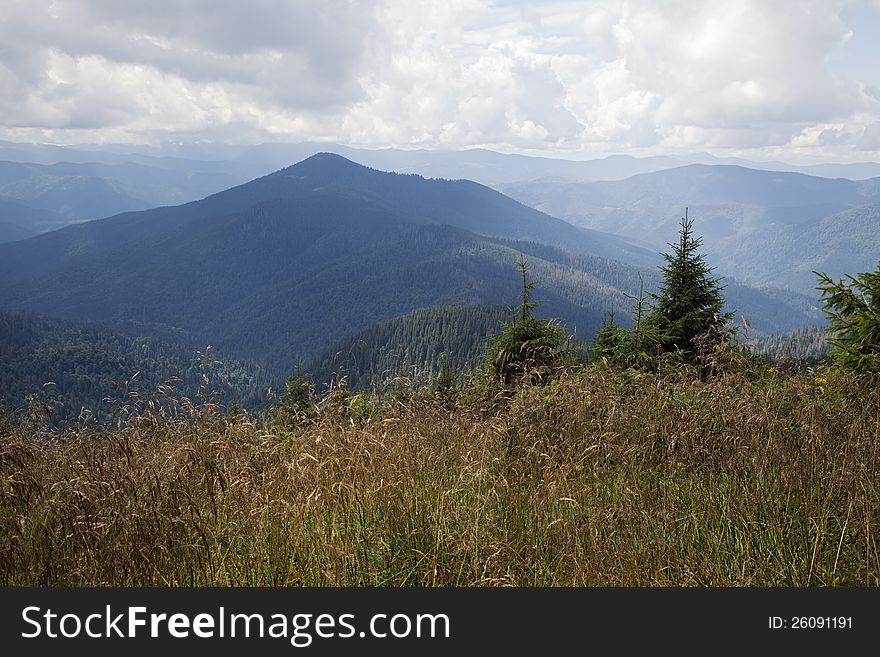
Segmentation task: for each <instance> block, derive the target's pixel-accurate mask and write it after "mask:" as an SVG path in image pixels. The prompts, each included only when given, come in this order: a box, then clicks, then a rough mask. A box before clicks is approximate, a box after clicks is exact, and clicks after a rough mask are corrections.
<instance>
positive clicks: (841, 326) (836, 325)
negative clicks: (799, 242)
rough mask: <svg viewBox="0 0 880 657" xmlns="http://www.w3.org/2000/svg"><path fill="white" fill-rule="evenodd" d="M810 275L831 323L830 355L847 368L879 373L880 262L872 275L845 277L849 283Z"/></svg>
mask: <svg viewBox="0 0 880 657" xmlns="http://www.w3.org/2000/svg"><path fill="white" fill-rule="evenodd" d="M813 273H814V274H816V275H817V276H818V277H819V286H818V288H817V289H818V290H820V291H821V292H822V297H823V301H824V303H825V308H824V310H825V314H826V315H828V317H829V318H830V320H831V325H830V327H829V331H830V332H831V333H832V334H833V335H834V337H833V338H831V339H829V340H828V342H829V343H830V344H832V345H833V346H834V349H833V350H832V351H831V355H832V356H833V357H834V359H835V360H836V361H837V362H838V363H840V364H841V365H843V366H844V367H847V368H849V369H853V370H856V371H858V372H873V373H880V263H878V265H877V271H875V272H863V273H861V274H858V275H857V276H849V275H848V276H847V278H848V279H849V283H844V281H843V280H838V281H837V282H835V281H833V280H831V278H829V277H828V276H827V275H826V274H820V273H818V272H813Z"/></svg>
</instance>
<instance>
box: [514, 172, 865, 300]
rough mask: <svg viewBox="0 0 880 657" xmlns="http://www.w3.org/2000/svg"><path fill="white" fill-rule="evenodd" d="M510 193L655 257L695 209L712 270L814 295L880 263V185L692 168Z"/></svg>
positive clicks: (524, 187) (531, 186)
mask: <svg viewBox="0 0 880 657" xmlns="http://www.w3.org/2000/svg"><path fill="white" fill-rule="evenodd" d="M504 191H505V192H506V193H508V194H510V195H511V196H513V197H514V198H517V199H519V200H520V201H522V202H524V203H527V204H529V205H532V206H533V207H536V208H539V209H542V210H544V211H545V212H549V213H551V214H554V215H555V216H560V217H563V218H565V219H567V220H569V221H571V222H572V223H575V224H577V225H581V226H586V227H590V228H595V229H598V230H607V231H610V232H615V233H617V234H619V235H621V236H624V237H629V238H631V239H640V240H642V243H643V244H645V245H646V246H651V247H653V248H662V245H664V244H665V243H667V242H669V241H671V240H672V239H674V237H675V234H676V231H677V226H678V221H679V218H680V217H681V216H682V214H683V212H684V208H685V207H689V209H690V213H691V216H692V217H693V218H694V219H695V220H696V225H695V228H696V230H697V232H698V233H699V234H700V235H702V236H703V238H704V244H705V250H706V252H707V254H708V256H709V261H710V263H711V264H713V265H715V266H717V267H718V268H719V271H720V272H721V273H724V274H726V275H733V276H735V277H736V278H738V279H740V280H743V281H745V282H748V283H752V284H759V285H772V286H777V287H790V288H792V289H795V290H798V291H800V292H803V293H807V294H810V293H812V292H813V291H814V288H815V276H813V274H812V271H813V270H814V269H818V270H823V271H825V270H827V271H828V273H830V274H831V275H833V276H840V275H843V274H844V273H847V272H849V273H851V272H854V271H863V270H864V269H865V268H873V267H874V265H876V263H877V261H878V260H880V223H878V221H877V205H878V204H880V178H872V179H870V180H864V181H852V180H846V179H837V180H832V179H827V178H817V177H813V176H807V175H804V174H798V173H781V172H768V171H758V170H754V169H746V168H743V167H737V166H707V165H690V166H687V167H681V168H678V169H670V170H666V171H659V172H655V173H649V174H643V175H640V176H634V177H632V178H629V179H627V180H623V181H617V182H601V183H565V182H535V183H521V184H516V185H509V186H505V187H504Z"/></svg>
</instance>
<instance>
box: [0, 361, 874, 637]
mask: <svg viewBox="0 0 880 657" xmlns="http://www.w3.org/2000/svg"><path fill="white" fill-rule="evenodd" d="M767 369H768V368H767V367H760V368H757V369H754V370H748V371H741V372H731V373H728V375H726V376H723V377H718V378H715V379H710V380H705V379H704V378H703V377H700V376H699V375H698V374H697V373H695V372H688V371H687V370H674V371H667V372H662V373H650V372H637V371H632V370H629V371H613V370H609V369H607V368H591V369H588V370H586V371H583V372H579V373H575V374H570V375H564V376H562V377H561V378H560V379H558V380H556V381H554V382H553V384H552V385H548V386H534V387H523V388H519V389H517V390H515V391H509V395H506V396H500V397H497V398H494V399H487V398H486V397H485V396H483V395H481V394H480V392H479V390H476V389H467V388H466V389H462V390H459V391H457V394H456V395H455V396H454V398H453V399H451V400H449V399H438V398H437V397H435V396H432V395H430V394H425V392H424V391H421V392H420V391H414V392H413V391H410V392H411V394H410V395H409V396H407V395H404V394H401V395H396V396H387V395H386V396H383V397H381V398H380V397H376V396H372V397H371V396H368V395H363V394H359V395H355V394H352V393H346V392H345V391H336V392H335V393H334V394H333V395H331V396H329V397H328V398H326V399H324V400H322V403H320V404H319V405H317V406H316V407H314V408H313V409H312V410H311V414H310V415H309V416H308V417H307V418H305V419H304V420H303V419H300V418H289V419H288V418H287V416H283V415H282V416H281V417H279V418H274V419H272V418H269V419H267V420H265V421H260V420H257V421H255V420H254V419H253V418H252V417H248V416H244V415H240V414H235V415H230V416H227V417H224V416H223V415H220V414H218V413H216V412H215V411H214V410H213V409H211V408H204V409H199V410H198V411H197V412H196V413H194V414H192V415H190V414H182V415H180V416H171V417H167V418H162V419H160V420H159V421H154V420H151V418H149V417H147V418H142V417H134V418H132V419H131V421H129V422H128V423H126V424H124V425H123V426H122V427H119V428H114V429H112V430H107V431H103V432H99V433H98V432H95V431H93V430H92V429H91V428H86V429H78V428H77V427H73V430H72V431H69V432H67V433H60V432H48V433H46V432H42V433H39V434H38V433H37V431H38V429H34V428H33V427H32V426H31V425H29V424H25V425H23V426H20V427H10V426H8V425H5V424H4V423H3V422H2V421H0V437H2V446H3V458H2V459H0V477H2V480H3V481H5V482H7V489H6V490H8V491H9V492H8V493H7V494H5V495H4V496H3V497H2V498H0V501H2V504H0V540H2V541H4V543H3V545H4V552H3V554H4V555H5V558H4V559H2V560H0V584H2V585H4V586H107V585H111V586H147V585H152V586H238V585H241V586H257V585H261V586H262V585H265V586H384V587H387V586H444V587H445V586H481V587H486V586H695V587H704V586H789V587H790V586H810V587H815V586H876V585H877V584H878V583H880V553H878V546H877V543H876V541H875V540H874V537H875V536H876V533H877V529H878V527H877V522H878V518H877V509H878V506H880V490H878V486H877V482H878V481H880V461H878V459H877V432H876V427H877V426H878V423H880V391H878V389H877V387H876V386H872V385H868V384H867V382H865V381H864V380H861V379H860V378H859V377H856V376H853V375H851V374H848V373H847V372H844V371H841V370H838V369H836V368H827V369H823V370H822V371H821V376H819V375H817V374H816V373H812V372H803V373H799V374H796V375H788V374H786V373H779V372H767ZM35 436H38V439H39V440H40V441H41V446H40V447H37V446H35V444H34V437H35ZM835 613H836V612H835ZM836 640H837V639H836V638H835V641H836Z"/></svg>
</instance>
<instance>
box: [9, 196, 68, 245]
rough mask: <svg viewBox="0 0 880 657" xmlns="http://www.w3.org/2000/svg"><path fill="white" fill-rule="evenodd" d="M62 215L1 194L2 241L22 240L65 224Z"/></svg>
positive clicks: (66, 222)
mask: <svg viewBox="0 0 880 657" xmlns="http://www.w3.org/2000/svg"><path fill="white" fill-rule="evenodd" d="M68 223H69V222H68V221H67V220H66V219H65V218H64V217H62V216H60V215H58V214H56V213H54V212H52V211H50V210H41V209H39V208H34V207H31V206H29V205H27V204H25V203H21V202H20V201H17V200H15V199H11V198H5V197H3V196H0V243H2V242H13V241H15V240H22V239H25V238H26V237H32V236H33V235H38V234H40V233H42V232H45V231H47V230H53V229H55V228H60V227H62V226H65V225H66V224H68Z"/></svg>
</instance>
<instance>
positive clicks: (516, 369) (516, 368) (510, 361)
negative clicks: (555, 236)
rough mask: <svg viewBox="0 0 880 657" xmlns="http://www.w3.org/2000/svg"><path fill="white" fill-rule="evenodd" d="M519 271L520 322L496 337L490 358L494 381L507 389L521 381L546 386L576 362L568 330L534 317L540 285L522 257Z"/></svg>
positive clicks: (487, 359) (490, 371) (491, 373)
mask: <svg viewBox="0 0 880 657" xmlns="http://www.w3.org/2000/svg"><path fill="white" fill-rule="evenodd" d="M517 269H518V271H519V272H520V274H521V276H522V293H521V297H520V298H521V301H520V307H519V310H518V312H517V313H516V315H515V316H516V318H517V319H515V320H514V321H513V322H512V323H511V324H505V325H504V329H503V330H502V332H501V334H500V335H497V334H496V335H493V336H492V338H491V339H492V344H491V346H490V348H489V350H488V352H487V354H486V368H487V372H488V374H489V377H490V379H492V380H494V381H497V382H498V383H500V384H501V385H503V386H510V385H512V384H514V383H516V382H519V381H527V382H529V383H540V382H544V381H546V380H548V379H549V378H550V377H551V376H552V375H553V374H555V373H556V371H557V370H559V369H560V368H562V367H565V366H567V365H571V364H572V362H573V353H572V350H571V345H570V341H569V339H568V335H567V333H566V331H565V329H563V328H562V327H561V326H559V325H558V324H555V323H553V322H552V321H548V320H544V319H538V318H536V317H534V316H533V315H532V311H533V310H534V309H535V307H536V306H537V303H536V302H533V301H532V300H531V299H532V292H533V290H534V288H535V285H536V284H535V282H534V281H531V280H530V279H529V269H528V261H527V260H526V258H525V256H520V259H519V261H518V262H517Z"/></svg>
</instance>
